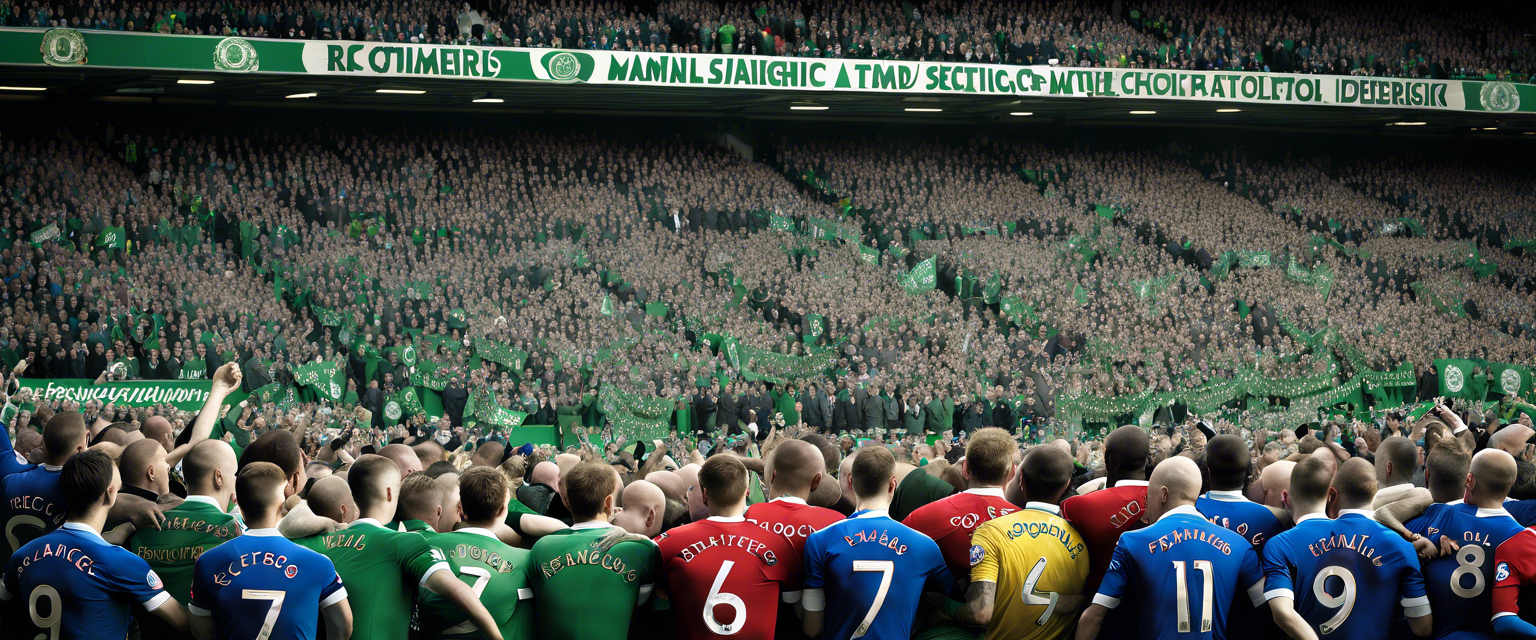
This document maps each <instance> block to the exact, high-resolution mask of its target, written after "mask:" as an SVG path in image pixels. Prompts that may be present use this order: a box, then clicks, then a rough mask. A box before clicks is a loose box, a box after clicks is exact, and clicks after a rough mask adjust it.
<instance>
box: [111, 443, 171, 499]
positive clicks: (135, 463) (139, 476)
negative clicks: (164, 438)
mask: <svg viewBox="0 0 1536 640" xmlns="http://www.w3.org/2000/svg"><path fill="white" fill-rule="evenodd" d="M117 466H118V470H119V471H120V472H122V475H123V483H124V484H127V485H131V486H135V487H138V488H140V489H147V490H149V491H153V492H155V493H158V494H162V495H163V494H165V493H168V492H169V491H170V489H171V484H170V468H169V467H168V466H167V465H166V463H165V449H162V448H160V443H158V442H155V441H154V440H144V439H140V440H138V441H136V442H134V443H132V444H129V445H128V446H126V447H123V453H122V455H121V456H119V457H118V459H117Z"/></svg>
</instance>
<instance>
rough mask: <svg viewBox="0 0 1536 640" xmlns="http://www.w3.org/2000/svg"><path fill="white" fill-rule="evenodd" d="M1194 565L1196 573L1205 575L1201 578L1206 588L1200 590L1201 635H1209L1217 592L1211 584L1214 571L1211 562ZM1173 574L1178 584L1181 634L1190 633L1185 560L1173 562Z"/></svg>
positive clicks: (1195, 562) (1203, 561)
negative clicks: (1214, 592)
mask: <svg viewBox="0 0 1536 640" xmlns="http://www.w3.org/2000/svg"><path fill="white" fill-rule="evenodd" d="M1194 565H1195V571H1199V572H1200V573H1202V574H1204V575H1203V576H1201V577H1202V578H1203V579H1202V580H1201V582H1202V583H1204V586H1203V587H1202V588H1201V589H1200V633H1207V632H1209V631H1210V630H1211V599H1212V597H1211V596H1212V595H1213V591H1214V590H1215V585H1213V584H1211V574H1212V573H1214V570H1213V569H1212V568H1211V561H1210V560H1196V561H1194ZM1173 573H1174V580H1175V581H1176V582H1178V585H1176V587H1177V589H1178V594H1177V596H1178V601H1179V602H1178V605H1179V608H1178V613H1179V633H1189V632H1190V629H1189V582H1188V575H1186V572H1185V569H1184V561H1183V560H1174V561H1173Z"/></svg>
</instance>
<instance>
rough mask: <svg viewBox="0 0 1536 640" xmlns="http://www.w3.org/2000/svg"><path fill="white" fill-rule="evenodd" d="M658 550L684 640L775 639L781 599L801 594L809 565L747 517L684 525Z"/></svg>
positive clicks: (670, 533) (662, 540) (659, 542)
mask: <svg viewBox="0 0 1536 640" xmlns="http://www.w3.org/2000/svg"><path fill="white" fill-rule="evenodd" d="M656 545H657V546H658V547H660V549H661V575H662V582H663V584H665V585H666V589H667V593H668V594H669V595H670V597H671V600H672V608H673V610H674V619H675V620H676V621H677V630H678V634H679V636H680V637H682V638H685V639H690V640H705V639H708V638H718V637H721V636H731V637H732V638H733V639H739V640H750V639H753V638H763V639H768V638H772V637H773V630H774V625H776V624H777V623H778V613H779V606H778V603H779V599H780V597H781V595H782V594H784V593H793V591H794V590H796V589H799V586H798V584H799V581H800V564H801V562H802V561H801V559H800V554H799V553H797V552H796V551H795V548H794V547H793V546H792V545H790V543H789V540H788V539H786V538H785V537H784V536H779V535H774V534H772V533H769V532H767V531H764V530H763V529H762V528H761V527H759V526H757V525H755V524H753V523H751V522H747V520H746V518H743V517H741V516H737V517H734V518H709V519H708V520H704V521H702V522H695V523H692V524H687V525H683V526H681V527H678V528H676V529H673V530H671V531H668V532H666V533H663V534H661V535H660V536H658V537H657V538H656ZM793 597H794V596H791V599H792V598H793ZM701 614H702V615H701Z"/></svg>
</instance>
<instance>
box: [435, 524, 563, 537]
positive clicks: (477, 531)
mask: <svg viewBox="0 0 1536 640" xmlns="http://www.w3.org/2000/svg"><path fill="white" fill-rule="evenodd" d="M582 524H586V523H582ZM454 533H468V534H473V535H477V536H485V537H487V538H490V539H492V540H500V538H497V537H496V532H494V531H491V530H490V529H486V528H482V527H464V528H463V529H459V530H458V531H455V532H454Z"/></svg>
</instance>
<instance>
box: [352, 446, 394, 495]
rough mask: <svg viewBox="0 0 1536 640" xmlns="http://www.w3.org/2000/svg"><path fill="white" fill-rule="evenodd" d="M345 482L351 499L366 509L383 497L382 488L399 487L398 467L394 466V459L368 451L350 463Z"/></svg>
mask: <svg viewBox="0 0 1536 640" xmlns="http://www.w3.org/2000/svg"><path fill="white" fill-rule="evenodd" d="M347 484H348V485H349V486H351V487H352V500H353V501H354V502H356V503H357V506H358V508H359V509H367V508H369V507H371V506H373V505H375V504H378V501H379V500H381V499H383V498H384V489H386V488H395V489H398V488H399V485H400V467H398V466H395V461H394V460H390V459H389V458H386V457H384V456H381V455H375V454H371V453H370V454H368V455H365V456H363V457H361V458H358V459H357V461H356V462H353V463H352V468H351V470H349V471H347ZM397 494H398V491H397Z"/></svg>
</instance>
